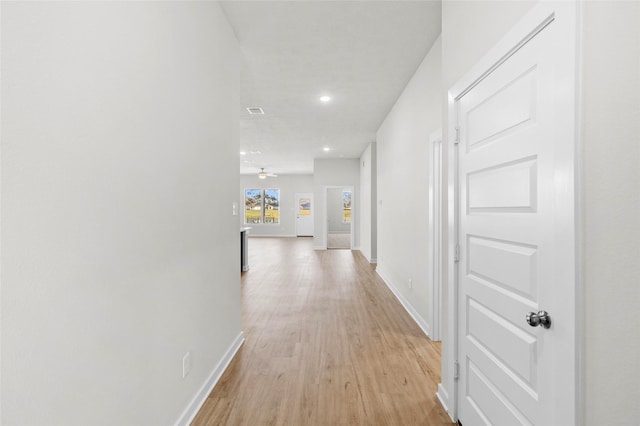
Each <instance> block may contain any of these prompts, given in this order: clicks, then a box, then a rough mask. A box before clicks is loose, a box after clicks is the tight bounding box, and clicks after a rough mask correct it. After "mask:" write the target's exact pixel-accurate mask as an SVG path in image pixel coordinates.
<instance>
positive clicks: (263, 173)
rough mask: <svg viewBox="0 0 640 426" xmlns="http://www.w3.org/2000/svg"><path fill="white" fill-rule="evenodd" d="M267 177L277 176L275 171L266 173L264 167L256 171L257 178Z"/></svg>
mask: <svg viewBox="0 0 640 426" xmlns="http://www.w3.org/2000/svg"><path fill="white" fill-rule="evenodd" d="M268 177H278V175H276V174H275V173H267V172H265V171H264V167H263V168H261V169H260V171H259V172H258V179H266V178H268Z"/></svg>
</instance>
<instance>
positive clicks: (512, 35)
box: [437, 2, 584, 424]
mask: <svg viewBox="0 0 640 426" xmlns="http://www.w3.org/2000/svg"><path fill="white" fill-rule="evenodd" d="M554 14H557V15H559V16H562V18H563V19H562V25H563V34H564V35H565V36H566V37H569V40H570V42H572V43H570V44H572V49H573V51H568V52H566V53H567V54H568V55H570V56H571V57H573V58H575V61H574V64H573V65H574V67H573V73H572V75H571V76H570V80H571V81H567V82H566V83H567V84H568V85H567V90H568V91H569V92H570V96H571V97H572V98H573V101H574V102H573V104H572V105H568V111H566V116H567V118H568V119H569V120H571V122H572V123H573V126H571V127H572V131H571V132H570V133H571V134H568V135H567V136H570V137H571V149H572V150H573V158H574V168H573V171H574V175H573V176H572V179H573V183H574V186H573V189H574V192H573V195H574V200H575V204H574V205H575V210H574V211H575V217H574V224H575V229H574V237H575V238H574V241H573V244H574V247H575V258H574V259H575V264H574V270H575V276H574V283H575V285H574V289H575V291H574V300H573V303H574V307H575V309H574V317H575V328H574V330H573V331H574V333H573V347H572V349H573V352H574V359H575V363H574V364H575V374H574V377H575V383H574V395H575V397H574V413H575V415H574V422H573V423H574V424H582V423H583V412H584V409H583V407H584V403H583V398H584V396H583V392H582V387H583V383H584V378H583V366H582V359H581V356H580V354H581V350H580V348H582V346H583V342H582V329H581V327H580V324H581V322H580V321H579V319H580V318H582V317H583V315H584V313H583V305H582V303H581V299H580V295H581V294H582V283H581V279H580V274H579V271H580V270H581V267H582V261H581V257H580V255H581V251H580V250H579V243H580V241H582V233H581V223H582V217H581V208H580V207H581V205H582V200H581V191H580V187H581V180H580V176H581V173H582V171H581V168H580V166H581V161H580V150H579V147H580V144H579V132H578V130H577V129H579V124H580V123H579V111H578V104H579V102H578V101H579V90H578V86H579V75H578V72H577V64H578V63H579V60H580V51H579V44H578V41H579V40H578V34H579V31H578V30H579V25H580V21H579V16H580V4H579V2H554V3H540V4H538V5H536V6H535V7H534V8H533V9H532V10H531V11H530V12H529V13H528V14H527V15H526V16H525V17H524V18H523V19H522V20H521V21H519V22H518V23H517V24H516V25H515V26H514V27H513V28H512V30H510V31H509V32H508V33H507V34H506V35H505V36H504V37H503V38H502V39H501V40H500V41H499V42H498V44H497V45H496V46H494V47H493V48H492V49H491V50H490V51H489V52H488V53H487V54H486V55H485V56H484V57H483V58H482V59H481V60H480V61H479V62H478V63H477V64H476V65H475V66H473V67H472V68H471V69H470V70H469V71H468V72H467V74H465V76H464V77H463V78H462V79H460V80H459V81H458V82H457V83H456V84H455V85H454V86H453V87H451V88H450V89H449V91H448V111H447V112H448V117H449V120H448V123H449V126H448V128H447V130H446V134H447V141H446V144H447V146H446V152H443V155H446V161H447V168H448V173H447V186H446V191H447V212H448V214H447V232H446V237H447V241H448V244H447V248H446V250H447V256H446V265H445V268H446V272H447V283H446V289H447V301H446V308H447V316H446V319H445V321H446V324H447V327H446V329H444V330H443V332H444V342H443V355H444V354H446V358H444V357H443V359H442V383H441V384H440V385H439V386H438V391H437V396H438V399H439V400H440V401H441V403H442V404H443V406H444V408H445V409H446V410H447V412H448V413H449V416H450V417H451V419H452V420H453V421H454V422H455V421H457V420H458V400H457V399H458V391H459V389H458V382H457V377H456V375H457V371H456V368H455V365H456V364H457V362H458V338H459V312H458V303H459V292H458V285H459V280H458V267H457V264H456V263H455V262H454V258H455V250H456V243H457V242H458V240H459V218H460V212H459V206H460V202H459V182H458V180H459V178H458V173H459V171H458V148H457V145H456V144H455V143H454V142H455V140H456V120H455V116H456V111H455V104H456V100H457V99H459V98H461V97H462V96H463V95H464V94H465V93H466V92H467V91H469V90H471V89H472V88H473V87H474V86H475V85H476V84H477V83H478V82H480V81H482V80H483V79H484V77H486V76H487V75H488V74H490V73H491V72H492V71H493V70H495V69H496V68H497V67H498V66H500V65H501V64H502V63H503V62H504V61H505V60H507V59H508V58H509V57H510V56H511V55H512V54H513V53H514V52H515V51H517V50H518V49H519V48H520V47H521V46H522V45H524V44H525V43H526V42H527V41H528V40H529V39H530V38H531V37H532V36H533V35H535V34H536V33H537V32H538V31H539V30H540V28H539V27H540V25H543V22H544V21H545V20H546V19H547V18H548V17H549V16H550V15H554ZM567 127H569V126H567ZM443 148H445V147H444V146H443Z"/></svg>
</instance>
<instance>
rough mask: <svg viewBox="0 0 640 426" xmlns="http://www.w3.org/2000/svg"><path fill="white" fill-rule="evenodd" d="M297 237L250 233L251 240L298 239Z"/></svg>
mask: <svg viewBox="0 0 640 426" xmlns="http://www.w3.org/2000/svg"><path fill="white" fill-rule="evenodd" d="M296 237H297V235H275V234H252V233H251V231H249V238H296Z"/></svg>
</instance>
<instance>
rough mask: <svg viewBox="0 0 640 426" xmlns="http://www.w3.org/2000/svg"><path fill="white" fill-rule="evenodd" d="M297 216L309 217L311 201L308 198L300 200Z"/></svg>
mask: <svg viewBox="0 0 640 426" xmlns="http://www.w3.org/2000/svg"><path fill="white" fill-rule="evenodd" d="M298 215H300V216H311V200H310V199H309V198H300V205H299V206H298Z"/></svg>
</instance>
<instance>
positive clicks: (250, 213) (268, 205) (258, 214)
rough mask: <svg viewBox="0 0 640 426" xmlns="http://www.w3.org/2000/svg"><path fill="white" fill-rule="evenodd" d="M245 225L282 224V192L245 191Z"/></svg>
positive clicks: (266, 190) (269, 190) (268, 190)
mask: <svg viewBox="0 0 640 426" xmlns="http://www.w3.org/2000/svg"><path fill="white" fill-rule="evenodd" d="M244 223H280V190H279V189H245V191H244Z"/></svg>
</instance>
